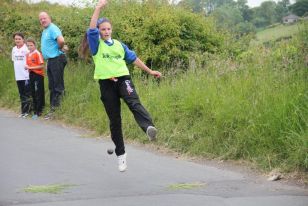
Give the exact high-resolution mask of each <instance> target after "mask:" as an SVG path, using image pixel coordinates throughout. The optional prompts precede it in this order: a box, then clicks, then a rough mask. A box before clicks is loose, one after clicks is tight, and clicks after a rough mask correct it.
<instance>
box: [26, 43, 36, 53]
mask: <svg viewBox="0 0 308 206" xmlns="http://www.w3.org/2000/svg"><path fill="white" fill-rule="evenodd" d="M27 47H28V49H29V50H30V52H33V51H34V50H35V45H34V44H33V42H27Z"/></svg>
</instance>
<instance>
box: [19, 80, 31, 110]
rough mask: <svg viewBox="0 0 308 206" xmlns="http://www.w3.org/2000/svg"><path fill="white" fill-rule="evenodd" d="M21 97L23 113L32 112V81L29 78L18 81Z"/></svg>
mask: <svg viewBox="0 0 308 206" xmlns="http://www.w3.org/2000/svg"><path fill="white" fill-rule="evenodd" d="M16 83H17V87H18V92H19V98H20V102H21V108H20V109H21V113H22V114H25V113H30V112H31V91H30V81H29V80H18V81H16Z"/></svg>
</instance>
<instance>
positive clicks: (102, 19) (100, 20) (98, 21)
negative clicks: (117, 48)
mask: <svg viewBox="0 0 308 206" xmlns="http://www.w3.org/2000/svg"><path fill="white" fill-rule="evenodd" d="M104 22H108V23H109V24H111V21H110V20H109V19H107V18H105V17H102V18H99V19H98V20H97V23H96V27H97V28H98V26H99V25H100V24H102V23H104Z"/></svg>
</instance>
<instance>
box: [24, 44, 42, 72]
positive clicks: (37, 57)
mask: <svg viewBox="0 0 308 206" xmlns="http://www.w3.org/2000/svg"><path fill="white" fill-rule="evenodd" d="M26 61H27V65H28V66H30V67H33V66H40V65H42V64H44V59H43V56H42V54H41V53H40V52H39V51H38V50H34V51H33V52H29V53H28V54H27V57H26ZM30 71H32V72H34V73H36V74H39V75H42V76H44V69H29V72H30Z"/></svg>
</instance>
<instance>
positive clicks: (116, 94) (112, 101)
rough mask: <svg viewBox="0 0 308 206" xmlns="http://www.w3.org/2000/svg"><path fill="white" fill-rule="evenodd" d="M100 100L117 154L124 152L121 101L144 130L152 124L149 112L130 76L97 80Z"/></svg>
mask: <svg viewBox="0 0 308 206" xmlns="http://www.w3.org/2000/svg"><path fill="white" fill-rule="evenodd" d="M99 85H100V91H101V100H102V102H103V104H104V107H105V110H106V113H107V115H108V118H109V121H110V132H111V139H112V141H113V142H114V144H115V146H116V148H115V153H116V155H117V156H119V155H122V154H124V153H125V146H124V140H123V134H122V121H121V101H120V99H121V98H122V99H123V100H124V102H125V103H126V104H127V106H128V107H129V109H130V111H131V112H132V113H133V115H134V118H135V120H136V122H137V123H138V125H139V126H140V127H141V129H142V130H143V131H144V132H146V129H147V127H148V126H153V122H152V119H151V117H150V114H149V113H148V112H147V111H146V109H145V108H144V107H143V106H142V104H141V102H140V99H139V96H138V94H137V92H136V89H135V86H134V84H133V82H132V80H131V78H130V76H123V77H119V78H117V81H113V80H109V79H108V80H99Z"/></svg>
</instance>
